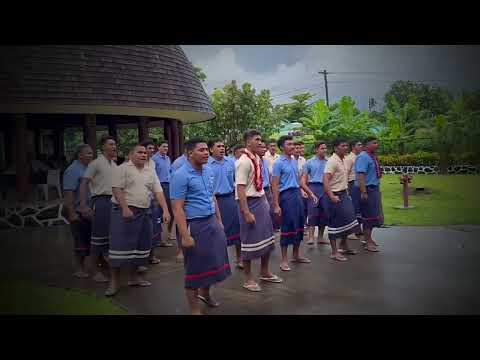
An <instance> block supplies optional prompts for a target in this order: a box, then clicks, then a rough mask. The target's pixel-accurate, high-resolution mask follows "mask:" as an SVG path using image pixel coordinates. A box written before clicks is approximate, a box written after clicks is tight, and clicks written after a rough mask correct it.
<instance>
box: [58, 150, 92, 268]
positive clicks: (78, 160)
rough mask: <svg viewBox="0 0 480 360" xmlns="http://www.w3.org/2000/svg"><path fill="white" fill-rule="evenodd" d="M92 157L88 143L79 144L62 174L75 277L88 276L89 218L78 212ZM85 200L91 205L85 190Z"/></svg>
mask: <svg viewBox="0 0 480 360" xmlns="http://www.w3.org/2000/svg"><path fill="white" fill-rule="evenodd" d="M92 159H93V151H92V148H91V147H90V145H87V144H82V145H79V146H78V147H77V149H76V152H75V160H74V161H73V162H72V164H71V165H70V166H69V167H68V168H67V169H66V170H65V172H64V174H63V191H64V201H65V208H66V210H67V218H68V222H69V223H70V231H71V232H72V236H73V241H74V254H75V265H76V271H75V273H74V274H73V276H75V277H77V278H87V277H89V274H88V273H87V272H86V271H85V258H86V257H87V256H89V255H90V237H91V220H90V219H89V218H86V217H83V216H82V214H81V212H80V183H81V180H82V177H83V174H84V173H85V170H87V166H88V164H89V163H90V162H91V161H92ZM85 202H86V204H87V206H89V207H90V206H91V204H90V192H87V195H86V199H85Z"/></svg>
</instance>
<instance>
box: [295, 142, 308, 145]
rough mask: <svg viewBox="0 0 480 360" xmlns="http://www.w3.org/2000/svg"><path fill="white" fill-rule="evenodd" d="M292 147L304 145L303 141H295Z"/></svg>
mask: <svg viewBox="0 0 480 360" xmlns="http://www.w3.org/2000/svg"><path fill="white" fill-rule="evenodd" d="M294 145H305V144H304V143H303V141H296V142H295V144H294Z"/></svg>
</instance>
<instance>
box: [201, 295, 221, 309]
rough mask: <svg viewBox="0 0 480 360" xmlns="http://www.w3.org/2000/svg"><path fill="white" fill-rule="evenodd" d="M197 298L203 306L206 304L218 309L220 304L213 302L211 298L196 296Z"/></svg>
mask: <svg viewBox="0 0 480 360" xmlns="http://www.w3.org/2000/svg"><path fill="white" fill-rule="evenodd" d="M197 298H199V299H200V300H202V301H203V302H204V303H205V304H207V305H208V306H209V307H213V308H215V307H219V306H220V303H219V302H217V301H214V300H212V298H208V299H207V298H206V297H204V296H202V295H197Z"/></svg>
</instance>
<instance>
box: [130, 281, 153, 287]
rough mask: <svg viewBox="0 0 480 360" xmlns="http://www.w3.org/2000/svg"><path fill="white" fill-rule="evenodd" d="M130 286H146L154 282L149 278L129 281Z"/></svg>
mask: <svg viewBox="0 0 480 360" xmlns="http://www.w3.org/2000/svg"><path fill="white" fill-rule="evenodd" d="M128 286H140V287H145V286H152V283H151V282H149V281H147V280H138V281H129V282H128Z"/></svg>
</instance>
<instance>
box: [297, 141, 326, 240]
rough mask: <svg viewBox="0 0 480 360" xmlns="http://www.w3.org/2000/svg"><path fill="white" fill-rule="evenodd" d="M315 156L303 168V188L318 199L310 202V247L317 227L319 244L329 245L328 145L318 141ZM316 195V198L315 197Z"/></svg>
mask: <svg viewBox="0 0 480 360" xmlns="http://www.w3.org/2000/svg"><path fill="white" fill-rule="evenodd" d="M315 152H316V154H315V156H314V157H313V158H311V159H310V160H308V161H307V162H306V163H305V165H304V167H303V174H302V178H301V181H300V182H301V186H302V188H303V189H304V191H305V192H306V193H307V194H309V197H310V198H315V197H316V198H317V199H318V200H317V201H313V200H308V204H307V206H308V213H307V214H308V224H307V225H308V242H307V244H308V245H313V244H314V241H313V235H314V233H315V227H316V226H318V239H317V242H318V244H323V245H328V244H329V242H328V241H325V240H324V239H323V233H324V231H325V226H326V225H327V223H328V216H327V214H326V211H325V206H323V200H324V199H323V196H324V191H323V173H324V170H325V165H326V163H327V160H326V159H325V154H326V152H327V144H325V142H324V141H318V142H317V143H316V144H315ZM313 195H315V197H313Z"/></svg>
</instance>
